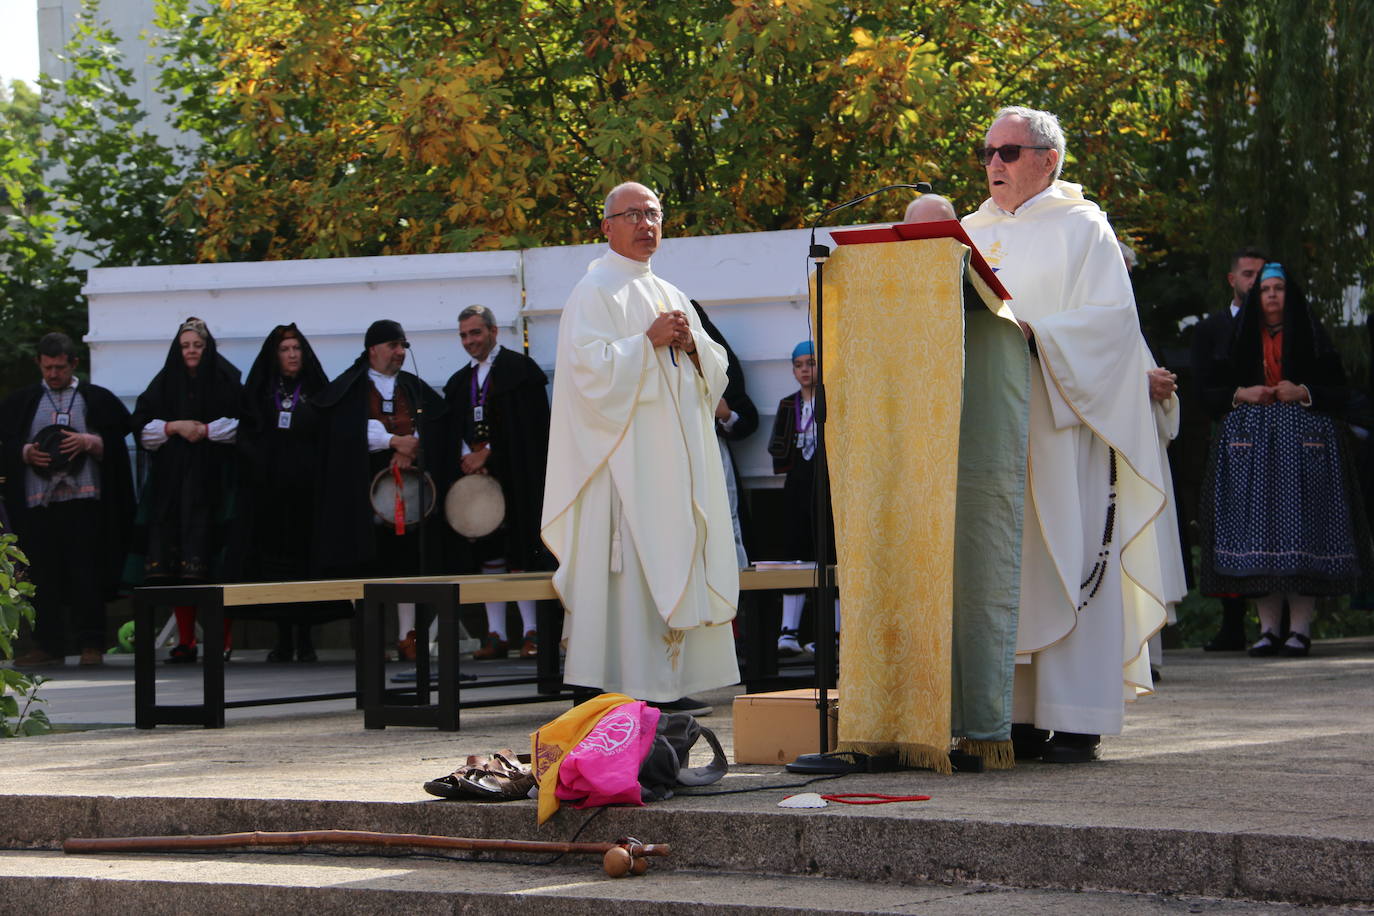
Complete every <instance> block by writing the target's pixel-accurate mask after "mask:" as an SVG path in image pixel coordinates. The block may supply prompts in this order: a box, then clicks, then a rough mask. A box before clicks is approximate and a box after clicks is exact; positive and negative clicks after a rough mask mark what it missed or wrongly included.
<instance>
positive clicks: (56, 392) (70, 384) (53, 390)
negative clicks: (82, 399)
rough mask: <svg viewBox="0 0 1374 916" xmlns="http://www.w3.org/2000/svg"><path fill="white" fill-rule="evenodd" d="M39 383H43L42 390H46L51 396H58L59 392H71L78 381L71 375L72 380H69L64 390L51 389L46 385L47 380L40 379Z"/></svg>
mask: <svg viewBox="0 0 1374 916" xmlns="http://www.w3.org/2000/svg"><path fill="white" fill-rule="evenodd" d="M41 381H42V382H43V387H44V388H46V389H48V390H49V391H51V392H52V393H53V394H58V393H59V392H63V391H71V390H73V389H75V388H76V384H77V382H79V381H80V379H78V378H77V377H76V376H74V375H73V376H72V380H71V381H70V382H68V383H67V386H66V387H65V388H54V387H52V386H51V385H49V384H48V380H47V379H41Z"/></svg>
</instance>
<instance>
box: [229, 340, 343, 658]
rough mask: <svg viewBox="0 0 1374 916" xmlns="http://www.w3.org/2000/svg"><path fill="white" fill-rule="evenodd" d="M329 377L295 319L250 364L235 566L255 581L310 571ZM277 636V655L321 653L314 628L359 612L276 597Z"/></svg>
mask: <svg viewBox="0 0 1374 916" xmlns="http://www.w3.org/2000/svg"><path fill="white" fill-rule="evenodd" d="M327 384H329V379H328V377H327V376H326V375H325V373H324V367H323V366H321V365H320V360H319V358H318V357H317V356H316V355H315V351H314V349H313V348H312V347H311V346H310V341H308V340H307V339H306V337H305V335H304V334H302V333H301V331H300V329H299V328H297V327H296V325H295V324H283V325H278V326H277V327H275V328H273V329H272V333H270V334H268V335H267V339H266V340H264V341H263V343H262V349H261V350H260V351H259V352H258V356H257V359H255V360H254V361H253V365H252V368H250V369H249V370H248V380H247V382H246V383H245V384H244V386H243V393H244V398H243V409H242V414H241V420H240V423H239V433H238V446H239V456H240V461H239V491H238V492H239V505H238V511H237V513H236V517H235V520H234V536H233V542H232V545H231V550H230V571H231V575H232V577H233V578H235V579H240V580H243V581H249V582H287V581H293V580H300V579H308V578H310V543H311V534H312V529H313V526H314V519H315V499H316V493H317V490H318V486H317V485H318V482H319V481H318V478H319V459H318V456H317V454H316V451H317V448H318V443H319V424H318V418H317V415H316V414H315V412H314V410H313V408H312V406H311V402H312V399H313V398H314V397H315V395H317V394H318V393H319V392H320V390H321V389H323V388H324V386H325V385H327ZM270 607H271V611H270V612H269V615H270V617H271V619H273V620H275V621H276V624H277V644H276V647H275V648H274V649H273V650H272V651H271V652H270V653H268V656H267V660H268V661H270V662H289V661H292V659H293V658H294V659H295V660H297V661H302V662H313V661H315V660H316V653H315V646H314V640H313V639H312V638H311V634H310V628H311V627H312V626H314V625H316V624H320V623H325V622H327V621H330V620H337V619H339V618H341V617H346V616H348V615H349V614H351V613H352V608H351V606H350V605H349V604H348V603H347V602H338V601H325V602H320V601H311V602H298V603H294V604H283V605H271V606H270Z"/></svg>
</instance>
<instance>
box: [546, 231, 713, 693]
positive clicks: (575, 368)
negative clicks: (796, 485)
mask: <svg viewBox="0 0 1374 916" xmlns="http://www.w3.org/2000/svg"><path fill="white" fill-rule="evenodd" d="M673 310H677V311H681V312H682V313H683V314H684V315H685V316H686V318H687V320H688V322H689V323H690V325H691V329H692V334H693V338H694V340H695V342H696V351H697V358H698V360H699V362H700V364H701V372H700V374H699V373H698V372H697V369H696V366H695V365H693V362H692V358H691V357H690V356H688V355H687V354H686V353H684V352H682V351H681V350H680V349H678V348H673V347H658V348H655V347H654V346H653V345H652V344H651V343H650V342H649V339H648V338H647V337H646V336H645V334H644V332H645V331H646V330H648V328H649V325H650V324H652V323H653V321H654V319H655V317H657V316H658V315H659V314H661V313H663V312H667V311H673ZM725 367H726V358H725V351H724V349H723V348H722V347H720V346H719V345H717V344H716V343H715V342H713V341H712V340H711V339H710V337H708V336H707V335H706V333H705V332H704V331H703V330H702V328H701V324H700V321H699V320H698V319H697V316H696V311H695V310H694V309H693V308H692V305H691V302H690V301H689V300H688V298H687V297H686V296H685V295H683V293H682V292H681V291H680V290H678V289H676V288H675V287H673V286H672V285H671V284H669V283H666V282H664V281H663V280H660V279H658V278H657V277H655V276H654V275H653V272H652V271H651V270H650V268H649V265H648V264H647V263H643V262H640V261H635V260H632V259H630V258H626V257H622V256H621V255H618V254H616V253H615V252H607V253H606V254H605V255H604V256H603V257H601V258H599V259H597V260H596V261H593V262H592V264H591V266H590V267H589V268H588V270H587V274H586V275H585V276H584V277H583V278H582V280H581V281H580V282H579V283H578V284H577V286H576V287H575V288H574V289H573V291H572V294H571V295H570V296H569V298H568V303H567V305H566V306H565V307H564V309H563V316H562V319H561V321H560V323H559V328H558V360H557V367H556V369H555V372H554V379H553V405H552V413H553V416H552V423H551V428H550V431H549V461H548V471H547V476H546V478H545V486H544V513H543V524H542V535H543V538H544V543H545V544H547V545H548V547H549V550H550V551H552V552H553V554H554V556H555V557H557V558H558V562H559V567H558V571H557V572H556V573H554V576H553V585H554V589H555V590H556V591H557V592H558V595H559V597H560V598H561V599H562V601H563V607H564V609H565V610H566V612H567V618H566V620H565V623H564V631H563V632H564V637H565V639H566V640H567V651H568V654H567V664H566V668H565V672H564V678H563V679H564V681H565V682H567V683H570V684H579V685H583V686H588V687H599V688H601V689H602V690H607V691H616V692H619V693H624V694H627V695H629V696H632V697H635V698H637V699H643V700H658V701H671V700H676V699H678V698H679V697H682V696H684V695H686V694H689V693H691V692H693V691H697V690H705V689H710V688H714V687H721V686H725V685H727V684H734V683H736V682H737V681H738V680H739V668H738V666H737V664H736V662H735V650H734V637H733V634H732V632H731V628H730V626H729V625H728V624H729V623H730V621H731V620H732V619H734V616H735V606H736V604H737V601H738V597H739V569H738V567H737V566H736V558H735V541H734V532H733V528H732V525H731V520H730V506H729V502H728V498H727V496H726V490H725V473H724V469H723V467H722V465H721V460H720V452H719V450H718V447H717V445H716V435H715V426H714V411H715V406H716V403H717V402H718V401H719V400H720V396H721V393H722V392H724V390H725V382H726V377H725Z"/></svg>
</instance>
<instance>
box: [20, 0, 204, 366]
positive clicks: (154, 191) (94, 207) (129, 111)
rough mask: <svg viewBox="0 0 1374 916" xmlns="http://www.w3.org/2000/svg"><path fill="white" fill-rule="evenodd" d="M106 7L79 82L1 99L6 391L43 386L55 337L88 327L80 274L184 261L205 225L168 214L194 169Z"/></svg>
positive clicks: (85, 12) (88, 11) (91, 32)
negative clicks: (50, 339)
mask: <svg viewBox="0 0 1374 916" xmlns="http://www.w3.org/2000/svg"><path fill="white" fill-rule="evenodd" d="M98 17H99V12H98V7H97V4H96V2H95V0H86V3H85V4H84V5H83V7H82V10H81V12H80V14H79V15H78V16H77V18H76V20H75V22H74V23H73V28H72V32H71V35H72V37H71V39H70V41H69V42H68V44H67V45H66V47H65V49H64V51H63V55H62V56H63V59H64V60H65V61H66V64H67V70H68V77H67V78H66V79H65V80H61V81H59V80H56V79H53V78H51V77H46V76H45V77H43V78H41V79H40V85H41V86H42V88H43V92H44V95H43V98H42V102H41V104H40V103H39V98H38V97H37V95H36V94H35V93H34V92H33V91H32V90H31V89H29V88H28V87H27V86H26V85H25V84H22V83H18V84H15V86H14V87H13V88H12V90H11V92H12V98H8V99H0V212H3V215H4V220H5V222H4V227H3V230H2V231H0V267H2V268H3V272H2V274H0V326H3V327H4V328H5V332H6V333H5V334H4V335H2V336H0V390H3V389H7V388H10V387H13V386H14V385H18V384H21V383H23V382H27V381H31V380H32V373H33V364H32V359H33V355H34V352H33V348H34V345H35V344H36V343H37V340H38V338H39V337H41V336H42V335H43V334H44V333H45V332H47V331H53V330H60V331H64V332H66V333H67V334H69V335H70V336H71V337H72V338H73V339H75V340H80V339H81V337H82V336H83V334H84V332H85V329H86V324H87V321H86V306H85V302H84V300H83V299H82V298H81V274H80V268H84V267H86V266H89V265H91V264H101V265H104V266H124V265H132V264H165V263H184V262H186V261H188V260H191V259H193V257H194V251H193V249H192V246H191V239H192V235H193V228H192V227H191V226H190V225H189V224H187V223H184V222H179V221H177V220H175V219H169V218H168V217H167V215H166V206H167V202H168V200H169V199H170V198H171V197H172V195H173V194H174V193H175V192H176V191H177V190H178V189H179V188H180V186H181V183H182V181H183V177H182V175H183V171H184V166H183V164H182V163H181V162H179V161H178V159H177V158H176V155H175V153H174V152H173V151H172V150H171V149H169V148H168V147H166V146H165V145H164V144H162V143H161V142H159V141H158V140H157V139H156V138H155V137H154V136H153V135H152V134H151V133H150V132H148V131H147V130H145V129H144V128H143V127H142V124H141V122H142V120H143V118H144V114H143V109H142V106H141V105H140V104H139V103H138V101H137V99H135V98H134V97H133V95H131V94H130V88H131V87H132V86H133V85H134V76H133V72H132V71H131V70H130V69H129V68H128V67H126V66H124V64H123V53H122V52H121V51H120V50H119V49H118V47H117V46H116V42H115V37H114V35H113V33H112V32H111V31H110V29H109V27H108V26H106V25H105V24H103V23H101V22H100V21H99V18H98Z"/></svg>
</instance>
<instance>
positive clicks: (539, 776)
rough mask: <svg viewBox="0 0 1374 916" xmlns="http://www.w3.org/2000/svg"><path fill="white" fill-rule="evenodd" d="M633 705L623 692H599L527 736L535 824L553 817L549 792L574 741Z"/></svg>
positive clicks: (553, 800)
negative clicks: (536, 811) (620, 708)
mask: <svg viewBox="0 0 1374 916" xmlns="http://www.w3.org/2000/svg"><path fill="white" fill-rule="evenodd" d="M633 702H634V700H632V699H630V698H629V697H627V696H625V694H623V693H603V694H601V695H600V696H596V697H592V698H591V699H590V700H588V701H587V702H585V703H579V704H578V705H576V706H574V707H573V708H572V709H569V710H568V711H567V712H565V713H563V715H561V716H559V717H558V718H557V719H554V720H553V721H552V722H549V723H548V724H547V725H543V726H541V727H540V728H539V730H538V731H535V732H534V733H533V734H531V735H530V765H531V766H532V767H533V769H534V779H535V782H537V783H538V784H539V821H538V822H539V823H541V824H542V823H544V822H545V821H546V820H548V819H549V818H551V817H553V815H554V812H555V811H557V810H558V796H557V795H554V794H553V790H554V788H555V787H556V786H557V785H558V767H559V765H561V764H562V763H563V758H564V757H566V756H568V752H569V751H571V750H572V749H573V748H575V747H577V742H579V741H581V740H582V739H583V738H585V737H587V733H588V732H590V731H591V730H592V729H593V728H595V727H596V723H598V722H600V721H601V717H602V716H604V715H605V714H606V713H608V712H610V711H611V710H612V709H615V708H616V707H617V706H624V705H625V704H626V703H633Z"/></svg>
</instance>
